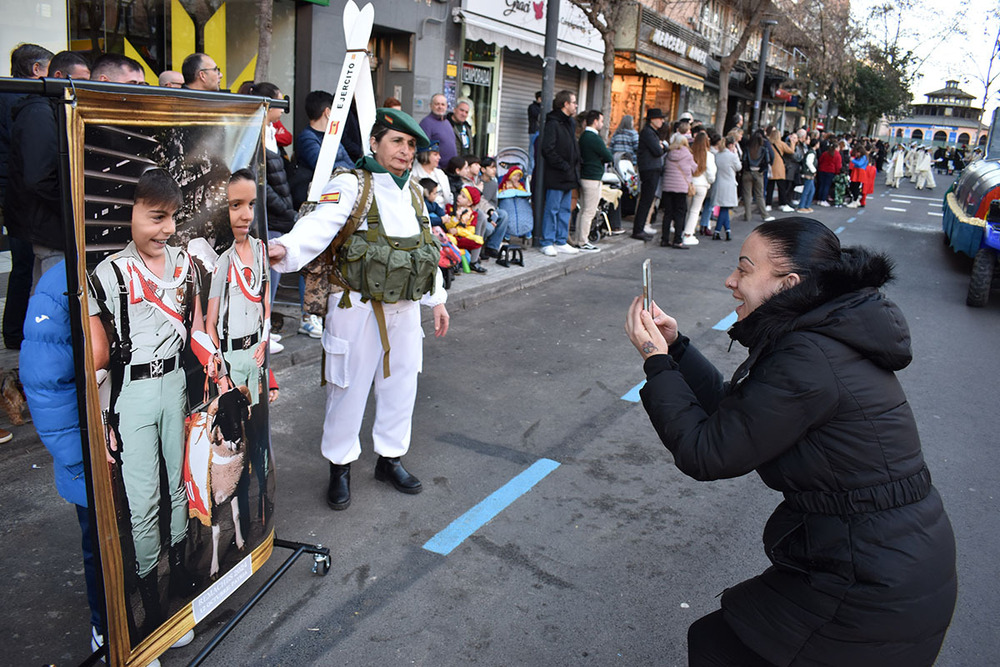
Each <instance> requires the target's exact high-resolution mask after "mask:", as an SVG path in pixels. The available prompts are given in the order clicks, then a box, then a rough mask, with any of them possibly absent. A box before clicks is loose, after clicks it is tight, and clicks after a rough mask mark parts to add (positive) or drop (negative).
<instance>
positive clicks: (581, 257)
mask: <svg viewBox="0 0 1000 667" xmlns="http://www.w3.org/2000/svg"><path fill="white" fill-rule="evenodd" d="M598 245H599V247H600V248H601V251H600V252H579V253H576V254H575V255H563V254H560V255H556V256H555V257H546V256H545V255H543V254H541V253H540V252H539V251H538V249H537V248H532V247H524V248H523V252H524V266H523V267H521V266H516V265H513V264H512V265H511V266H510V267H507V268H505V267H502V266H499V265H498V264H497V263H496V262H495V261H489V262H483V266H484V267H486V269H487V272H486V273H485V274H478V273H467V274H460V275H458V276H456V277H455V279H454V281H453V282H452V284H451V289H449V290H448V313H449V314H450V315H451V317H453V318H454V317H456V316H460V315H457V314H458V313H459V312H460V311H463V310H468V309H470V308H474V307H476V306H478V305H480V304H482V303H485V302H487V301H490V300H492V299H497V298H500V297H503V296H505V295H507V294H511V293H513V292H516V291H518V290H522V289H524V288H526V287H532V286H534V285H537V284H539V283H542V282H545V281H546V280H551V279H553V278H558V277H559V276H565V275H568V274H570V273H573V272H575V271H586V270H588V269H592V268H593V267H595V266H598V265H600V264H603V263H604V262H607V261H609V260H612V259H614V258H616V257H622V256H624V255H630V254H633V253H637V252H639V251H641V250H642V249H643V248H644V247H646V248H649V247H651V243H643V242H642V241H637V240H635V239H633V238H630V237H629V235H628V234H622V235H620V236H611V237H608V238H605V239H602V240H601V242H600V243H599V244H598ZM636 275H637V276H638V275H639V271H638V268H636ZM277 302H278V303H277V305H276V306H275V309H274V310H275V311H276V312H279V313H281V314H282V315H284V316H285V323H284V326H283V327H282V329H281V331H280V332H279V333H280V334H281V344H282V345H283V346H284V347H285V349H284V350H283V351H282V352H280V353H279V354H276V355H274V356H272V357H271V368H272V369H273V370H274V371H278V370H281V369H284V368H288V367H290V366H295V365H298V364H305V363H312V362H316V361H318V360H319V358H320V356H321V353H322V348H321V347H320V342H319V339H316V338H310V337H309V336H306V335H303V334H298V333H296V332H297V330H298V327H299V321H300V315H299V309H298V307H297V306H296V305H294V304H295V303H297V302H298V293H297V290H293V289H291V288H288V289H286V288H285V287H284V286H282V287H281V288H280V289H279V290H278V297H277ZM433 317H434V316H433V314H432V313H431V311H430V309H429V308H423V309H422V320H423V322H424V323H425V324H426V323H429V322H430V323H433Z"/></svg>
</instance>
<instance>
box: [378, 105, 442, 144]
mask: <svg viewBox="0 0 1000 667" xmlns="http://www.w3.org/2000/svg"><path fill="white" fill-rule="evenodd" d="M375 122H376V123H378V124H379V125H384V126H385V127H387V128H389V129H390V130H396V131H397V132H402V133H403V134H408V135H410V136H411V137H413V138H414V139H416V140H417V148H426V147H427V146H429V145H430V143H431V141H430V139H428V138H427V135H426V134H424V130H423V128H421V127H420V125H418V124H417V121H415V120H413V116H411V115H410V114H408V113H406V112H405V111H399V110H398V109H390V108H388V107H379V108H378V109H376V110H375Z"/></svg>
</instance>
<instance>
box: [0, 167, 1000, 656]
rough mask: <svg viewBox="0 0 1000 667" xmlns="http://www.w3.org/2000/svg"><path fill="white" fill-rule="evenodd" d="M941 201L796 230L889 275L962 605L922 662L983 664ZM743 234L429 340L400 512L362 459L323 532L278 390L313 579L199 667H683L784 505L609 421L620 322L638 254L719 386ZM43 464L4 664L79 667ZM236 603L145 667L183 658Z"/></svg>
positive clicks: (20, 488)
mask: <svg viewBox="0 0 1000 667" xmlns="http://www.w3.org/2000/svg"><path fill="white" fill-rule="evenodd" d="M880 180H881V179H880ZM944 180H945V179H944V178H943V177H942V178H939V186H938V190H937V191H934V192H931V193H927V192H916V191H914V190H913V186H912V185H911V184H910V183H908V182H907V183H905V184H904V185H903V187H902V188H900V190H899V191H898V192H897V191H892V193H891V194H887V193H885V192H884V188H883V187H882V185H881V183H879V185H878V188H877V193H876V195H875V196H874V197H872V198H870V199H869V204H868V206H867V208H865V209H859V210H850V209H826V208H817V213H816V214H815V217H817V218H819V219H821V220H822V221H823V222H825V223H826V224H828V225H829V226H830V227H831V228H832V229H835V230H837V232H838V234H839V235H840V236H841V238H842V240H843V242H844V243H845V244H847V245H853V244H863V245H868V246H873V247H875V248H879V249H883V250H886V251H888V252H889V253H890V254H891V255H892V256H893V257H894V258H895V259H896V273H897V279H896V281H895V282H894V283H892V284H891V285H890V286H889V287H888V289H887V292H888V294H889V295H890V297H891V298H893V299H894V300H896V301H897V302H898V303H899V304H900V305H901V307H902V308H903V310H904V312H905V313H906V315H907V318H908V320H909V323H910V327H911V331H912V336H913V347H914V362H913V363H912V364H911V365H910V367H909V368H907V369H906V370H905V371H903V372H902V373H901V374H900V377H901V380H902V382H903V384H904V387H905V389H906V390H907V393H908V396H909V399H910V402H911V403H912V405H913V409H914V412H915V414H916V417H917V420H918V425H919V428H920V433H921V437H922V439H923V444H924V452H925V456H926V458H927V460H928V465H929V467H930V469H931V472H932V474H933V476H934V480H935V484H936V485H937V486H938V488H939V489H940V491H941V494H942V496H943V497H944V500H945V503H946V506H947V508H948V510H949V513H950V516H951V519H952V522H953V524H954V527H955V532H956V536H957V540H958V556H959V568H960V595H959V602H958V608H957V610H956V613H955V618H954V622H953V624H952V628H951V631H950V632H949V635H948V638H947V640H946V642H945V646H944V649H943V651H942V654H941V658H940V660H939V661H938V664H939V665H944V666H958V665H989V664H994V663H995V661H996V656H997V655H1000V633H997V631H996V627H995V619H996V618H997V616H998V613H997V612H998V607H1000V605H998V603H997V599H998V598H1000V595H998V592H1000V591H998V588H1000V584H998V582H997V577H996V566H995V562H996V554H997V551H998V549H997V546H998V541H1000V537H998V536H1000V518H998V512H997V511H996V510H997V501H996V499H995V496H996V494H997V477H998V475H997V465H996V462H995V458H996V457H995V455H994V448H995V446H996V443H997V438H996V436H995V432H996V431H997V428H998V426H1000V424H998V420H997V417H996V416H995V413H994V411H993V410H991V409H990V407H989V406H990V405H993V404H994V403H995V400H994V397H995V392H996V386H997V384H996V380H995V378H996V377H997V376H998V371H1000V360H998V357H997V355H996V353H995V352H994V351H993V345H992V343H993V342H994V341H995V340H996V334H995V332H996V329H997V327H998V325H1000V295H998V296H997V299H995V300H994V303H992V304H990V305H989V306H988V307H987V308H984V309H970V308H968V307H966V306H965V290H966V287H967V279H968V270H969V267H970V264H971V262H970V261H968V260H964V259H962V258H959V257H956V256H954V255H952V253H951V251H950V250H948V249H947V248H945V246H944V244H943V243H942V234H941V232H940V205H939V204H940V198H941V196H942V195H943V192H944V189H945V185H946V184H944V183H943V181H944ZM897 195H906V196H905V197H904V196H897ZM893 209H901V210H893ZM778 215H779V216H780V215H781V214H778ZM752 224H753V223H744V222H742V221H741V220H740V221H737V222H735V224H734V234H735V238H734V240H733V241H732V242H729V243H727V242H725V241H708V240H706V241H703V242H702V244H701V245H699V246H698V247H696V248H693V249H691V250H688V251H677V250H672V249H664V248H659V247H654V246H647V247H646V248H644V249H643V250H642V251H640V252H639V253H637V254H632V255H628V256H623V257H620V258H617V259H614V260H612V261H609V262H607V263H605V264H601V265H600V266H597V267H595V268H593V269H591V270H589V271H582V272H577V273H571V274H569V275H566V276H562V277H559V278H557V279H554V280H550V281H547V282H545V283H542V284H539V285H536V286H534V287H529V288H527V289H524V290H522V291H519V292H516V293H513V294H509V295H506V296H504V297H502V298H499V299H495V300H492V301H489V302H486V303H483V304H480V305H478V306H476V307H475V308H472V309H469V310H464V311H460V312H455V313H453V318H452V330H451V332H450V333H449V334H448V336H447V338H445V339H444V340H438V339H434V338H433V337H432V336H429V337H428V338H427V339H426V340H425V348H424V349H425V357H424V373H423V375H422V377H421V381H420V389H419V397H418V402H417V414H416V418H415V421H414V443H413V447H412V449H411V452H410V454H409V455H408V456H407V457H406V458H405V462H406V464H407V466H408V468H409V469H411V470H412V471H413V472H414V473H415V474H417V475H418V476H419V477H420V478H421V479H422V480H423V482H424V486H425V490H424V492H423V493H422V494H420V495H418V496H405V495H402V494H399V493H397V492H395V491H394V490H393V489H392V488H391V487H388V486H386V485H384V484H381V483H379V482H376V481H375V480H374V479H373V478H372V475H371V469H372V467H373V465H374V455H373V454H372V452H371V447H370V438H367V437H363V439H362V443H363V449H364V453H363V455H362V458H361V460H360V461H359V462H358V463H356V464H355V466H354V469H353V471H352V472H353V486H352V490H353V504H352V506H351V507H350V509H348V510H347V511H344V512H336V513H335V512H332V511H330V510H329V509H327V507H326V505H325V502H324V492H325V489H326V478H327V467H326V465H325V463H324V462H323V461H322V460H321V458H320V456H319V452H318V440H319V436H320V430H321V415H322V409H323V394H322V390H321V389H320V388H319V386H318V383H317V382H316V379H317V375H318V374H317V372H316V369H315V367H314V366H312V365H309V366H293V367H291V368H286V369H284V370H281V371H280V372H279V380H280V382H281V385H282V394H281V398H280V402H279V403H278V404H276V406H275V408H274V410H273V412H272V438H273V442H274V448H275V455H276V458H277V474H278V503H277V512H278V517H277V525H278V531H279V536H280V537H282V538H285V539H291V540H302V541H306V542H319V543H322V544H324V545H327V546H329V547H331V549H332V551H333V554H334V558H333V567H332V569H331V571H330V573H329V575H327V576H326V577H318V576H316V575H313V574H312V573H311V572H310V569H309V564H308V563H307V562H306V560H304V559H303V560H302V561H300V562H299V563H297V564H296V565H294V566H293V567H292V568H291V569H290V570H289V572H288V573H287V574H286V575H285V576H284V577H283V578H282V579H281V580H280V581H279V582H278V583H277V584H276V585H275V587H274V588H273V589H272V590H271V592H270V593H269V594H268V595H267V596H266V597H265V598H264V599H263V600H262V601H261V602H260V603H259V604H258V605H257V607H256V608H255V609H254V610H253V611H252V612H251V613H250V614H249V616H248V617H247V618H246V619H245V620H244V621H243V622H242V623H241V624H240V625H239V626H238V627H237V628H236V629H235V630H234V632H233V633H232V634H231V635H230V636H229V637H228V638H227V639H226V640H225V641H224V642H223V643H222V644H221V645H220V647H219V648H218V649H217V650H216V651H215V653H214V654H213V655H212V657H211V658H210V659H209V661H208V663H207V664H218V665H244V664H246V665H327V664H333V663H339V664H345V665H362V666H363V665H403V664H407V665H412V664H415V665H465V664H482V665H546V666H548V665H586V664H594V665H651V664H656V665H685V664H686V649H685V633H686V629H687V626H688V625H689V624H690V623H691V622H692V621H693V620H695V619H696V618H698V617H699V616H701V615H703V614H705V613H708V612H710V611H713V610H715V609H717V608H718V599H717V597H716V596H717V595H718V594H719V593H720V592H721V591H722V590H723V589H725V588H726V587H727V586H730V585H732V584H735V583H737V582H739V581H740V580H742V579H744V578H746V577H748V576H752V575H753V574H755V573H756V572H758V571H760V570H761V569H763V568H764V567H765V566H766V564H767V561H766V559H765V557H764V554H763V552H762V549H761V546H760V533H761V529H762V527H763V524H764V521H765V520H766V518H767V516H768V515H769V514H770V512H771V510H772V509H773V507H774V505H776V504H777V502H779V500H780V496H779V495H778V494H776V493H774V492H773V491H770V490H769V489H767V488H766V487H764V485H763V484H762V483H761V482H760V481H759V480H758V479H757V478H756V477H755V476H748V477H745V478H741V479H736V480H726V481H720V482H712V483H701V482H695V481H692V480H689V479H687V478H686V477H684V476H683V475H681V474H680V473H679V472H678V471H677V470H676V469H675V468H674V467H673V465H672V462H671V457H670V454H669V452H667V451H666V450H665V449H664V448H663V447H662V445H661V444H660V443H659V441H658V439H657V437H656V435H655V433H654V432H653V430H652V428H651V426H650V425H649V421H648V419H647V418H646V415H645V413H644V411H643V410H642V407H641V406H640V405H639V404H638V403H635V402H632V401H629V400H625V399H623V397H624V396H627V395H628V394H629V392H630V390H632V389H633V388H634V387H635V386H636V385H637V384H638V383H639V382H640V381H641V380H642V371H641V363H640V359H639V356H638V355H637V354H636V352H635V351H634V350H633V349H632V347H631V345H630V344H629V343H628V341H627V339H626V338H625V336H624V333H623V330H622V326H623V318H624V312H625V309H626V307H627V305H628V302H629V300H630V299H631V297H632V296H633V295H635V294H637V293H638V292H639V290H640V271H639V265H640V262H641V260H642V259H644V258H645V257H647V256H648V257H650V258H652V260H653V266H654V274H655V280H656V283H655V298H656V300H657V302H658V303H659V304H660V305H661V307H663V308H664V309H665V310H667V311H668V312H670V313H672V314H674V315H675V316H676V317H677V318H678V320H679V322H680V325H681V328H682V330H683V331H684V332H685V333H687V334H688V335H689V336H690V337H691V338H692V340H693V341H694V342H695V344H696V345H698V346H699V348H700V349H702V350H703V351H704V352H705V353H706V355H707V356H708V357H709V358H710V359H712V360H713V361H714V362H715V363H716V364H717V365H718V366H719V367H720V369H721V370H722V371H723V372H724V373H728V372H731V371H732V370H733V369H735V367H736V366H737V365H738V364H739V362H740V361H741V360H742V359H743V358H744V354H745V353H744V350H743V349H742V348H741V347H739V346H738V345H734V346H733V348H732V349H731V350H730V349H729V343H730V341H729V337H728V336H727V334H726V333H725V331H724V330H720V329H716V328H713V327H714V326H716V325H717V324H718V323H719V322H720V321H723V320H724V319H725V318H726V317H727V316H728V315H729V314H730V313H731V311H732V309H733V306H734V305H735V302H734V301H733V300H732V297H731V295H730V293H729V291H728V290H726V289H725V288H724V287H723V285H722V281H723V280H724V278H725V276H726V275H727V274H728V272H729V271H730V270H731V268H732V266H733V265H734V263H735V260H736V256H737V254H738V250H739V244H740V242H741V241H742V239H743V238H745V236H746V234H747V233H748V232H749V231H750V229H751V228H752ZM529 259H535V258H534V257H529ZM723 328H724V327H723ZM368 419H369V420H370V415H369V418H368ZM368 423H370V421H368V420H366V425H367V424H368ZM22 442H23V444H22ZM540 461H541V462H542V463H539V462H540ZM549 461H551V462H553V463H552V464H546V463H545V462H549ZM47 463H48V462H47V460H46V457H45V454H44V451H43V450H40V445H37V443H36V444H35V445H31V444H30V443H28V442H27V440H26V439H19V440H17V441H15V447H14V448H10V447H9V446H8V448H7V449H2V450H0V499H2V505H0V506H2V508H3V510H4V511H3V512H2V516H3V525H4V530H3V535H4V539H3V541H2V544H0V572H2V574H3V575H4V578H5V580H6V581H8V582H10V583H9V584H8V585H7V587H6V588H7V590H8V591H9V593H5V595H4V599H5V600H6V604H5V605H4V607H3V608H2V609H0V619H2V621H3V623H4V625H5V627H7V628H8V629H9V632H11V633H12V634H11V635H9V636H10V637H12V641H10V642H8V644H7V647H6V649H5V651H4V652H3V654H2V655H0V664H12V665H15V664H16V665H24V664H36V665H37V664H43V663H58V664H74V663H75V662H78V661H79V660H81V659H82V658H83V657H84V655H85V654H86V652H87V651H86V640H87V631H88V629H87V627H86V618H87V616H86V601H85V599H84V596H83V586H82V582H81V578H82V577H81V571H80V570H81V568H80V567H79V565H78V556H77V554H78V552H77V551H76V537H75V531H76V525H75V520H74V518H73V516H72V512H70V511H69V509H68V507H67V506H66V505H65V504H64V503H61V502H60V501H59V500H58V498H57V497H56V496H55V493H54V491H53V490H52V489H51V484H50V483H49V480H50V478H49V475H50V471H49V470H48V467H47ZM556 464H557V465H556ZM32 465H37V466H39V467H38V468H32V467H31V466H32ZM540 465H549V467H553V466H554V469H552V470H551V471H550V472H548V474H547V475H544V476H542V477H541V479H540V480H538V481H537V483H536V484H535V485H534V486H533V487H532V488H530V489H529V490H527V491H524V492H523V493H519V492H518V491H505V489H509V487H506V486H505V485H508V483H509V482H511V480H514V479H515V478H517V479H521V478H519V477H518V476H519V475H522V474H530V473H531V472H533V471H536V470H538V469H539V468H538V466H540ZM526 471H528V472H527V473H526ZM498 490H499V493H501V494H504V493H506V496H507V500H511V499H513V501H512V502H510V504H509V505H507V506H506V507H505V508H503V509H502V511H499V513H498V514H497V515H496V516H495V517H494V518H493V519H492V520H490V521H489V522H488V523H486V524H485V525H483V526H481V527H479V528H478V529H476V530H475V531H474V532H473V533H472V534H471V535H470V536H469V537H467V538H465V539H461V540H460V541H458V543H457V546H454V548H453V549H452V550H450V552H448V553H447V554H446V555H442V554H440V553H435V552H432V551H429V550H428V549H426V548H424V545H425V543H427V542H428V540H430V539H431V538H433V537H435V536H436V535H439V534H440V533H442V532H443V531H445V532H446V529H448V527H449V525H450V524H451V523H452V522H453V521H454V520H455V519H456V518H458V517H460V516H462V515H463V514H464V513H466V512H467V511H469V510H470V509H471V508H473V507H475V506H477V505H478V504H480V503H481V502H482V501H484V499H486V498H487V497H488V496H490V495H491V494H494V492H498ZM284 555H285V554H284V553H282V552H280V551H276V552H275V555H274V556H272V559H271V561H270V562H269V563H268V564H267V565H266V566H265V567H264V568H263V571H262V573H261V574H259V575H257V576H255V578H254V580H252V582H251V584H250V585H253V584H254V583H255V582H260V581H262V580H263V576H262V574H264V573H267V572H270V571H273V570H274V569H275V568H276V567H277V565H278V563H279V562H280V560H281V559H282V558H283V557H284ZM249 592H250V591H249V590H248V591H240V592H238V593H237V594H236V595H234V596H233V598H231V599H230V600H229V601H227V602H226V603H224V604H223V605H222V606H221V607H220V608H219V609H218V610H217V611H216V612H215V613H214V614H213V615H212V616H211V617H210V618H209V619H207V620H206V621H205V622H203V623H202V625H201V626H199V629H198V632H199V639H197V640H196V642H195V643H194V644H193V645H192V646H191V647H188V648H185V649H178V650H174V651H169V652H168V653H167V654H166V655H164V656H162V658H161V660H162V662H163V664H164V665H171V664H183V663H186V662H187V661H188V660H190V659H191V658H192V657H193V656H194V655H195V654H196V652H197V650H198V648H199V647H200V646H201V645H202V644H203V640H204V639H205V638H207V637H209V636H210V635H211V634H212V632H213V631H214V630H215V629H217V628H218V627H219V626H220V625H221V624H222V623H223V622H224V621H225V620H226V619H227V618H229V617H230V616H231V615H232V613H233V611H234V610H235V609H236V608H237V607H238V605H239V603H241V602H242V601H243V600H244V599H246V597H247V596H248V595H249Z"/></svg>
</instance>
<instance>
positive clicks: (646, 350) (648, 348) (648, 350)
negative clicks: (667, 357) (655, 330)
mask: <svg viewBox="0 0 1000 667" xmlns="http://www.w3.org/2000/svg"><path fill="white" fill-rule="evenodd" d="M654 352H656V345H654V344H653V341H651V340H647V341H646V342H645V343H643V344H642V353H643V354H653V353H654Z"/></svg>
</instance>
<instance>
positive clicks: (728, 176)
mask: <svg viewBox="0 0 1000 667" xmlns="http://www.w3.org/2000/svg"><path fill="white" fill-rule="evenodd" d="M723 141H724V142H725V148H723V149H722V150H721V151H719V153H718V154H717V155H716V156H715V167H716V173H715V185H716V191H715V204H716V205H717V206H718V207H719V219H718V221H717V222H716V224H715V233H714V234H713V235H712V239H713V240H715V241H719V240H721V239H722V232H723V231H725V233H726V240H727V241H730V240H732V238H733V237H732V234H731V233H730V230H729V209H731V208H733V207H734V206H738V205H739V203H740V197H739V194H738V193H737V185H736V179H737V174H739V172H740V169H741V168H742V166H743V165H742V163H741V162H740V158H739V156H737V155H736V146H737V145H736V139H735V137H733V136H732V135H730V136H727V137H726V138H725V139H724V140H723Z"/></svg>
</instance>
